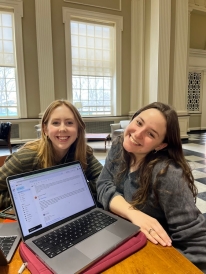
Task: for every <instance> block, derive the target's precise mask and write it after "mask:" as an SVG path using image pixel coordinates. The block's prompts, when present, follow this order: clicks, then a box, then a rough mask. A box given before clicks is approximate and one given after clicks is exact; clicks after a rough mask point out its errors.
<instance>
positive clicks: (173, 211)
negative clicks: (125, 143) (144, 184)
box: [97, 143, 206, 273]
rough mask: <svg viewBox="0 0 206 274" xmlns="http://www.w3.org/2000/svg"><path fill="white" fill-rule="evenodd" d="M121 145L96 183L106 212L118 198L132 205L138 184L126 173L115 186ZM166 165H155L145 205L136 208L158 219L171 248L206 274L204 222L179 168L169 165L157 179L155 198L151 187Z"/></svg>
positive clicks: (136, 174)
mask: <svg viewBox="0 0 206 274" xmlns="http://www.w3.org/2000/svg"><path fill="white" fill-rule="evenodd" d="M120 146H121V144H120V143H118V144H116V143H115V145H114V144H113V145H112V147H111V149H110V151H109V153H108V156H107V158H106V162H105V165H104V167H103V170H102V172H101V174H100V176H99V178H98V180H97V196H98V200H99V202H100V203H101V204H102V205H103V207H104V209H105V210H109V205H110V202H111V200H112V199H113V198H114V197H115V196H117V195H121V196H123V197H124V198H125V200H126V201H127V202H131V201H132V196H133V194H134V193H135V192H136V191H137V189H138V185H139V183H138V181H139V176H140V174H139V170H137V171H134V172H129V171H128V173H127V174H126V175H125V176H123V178H122V179H121V181H120V182H118V184H115V183H114V177H115V176H116V174H117V172H118V171H119V168H118V163H117V162H116V164H115V163H114V162H113V160H114V159H117V154H118V153H119V151H120V149H121V147H120ZM165 165H166V164H165V162H160V163H157V164H156V165H155V166H154V169H153V172H152V179H151V183H150V189H149V195H148V197H147V200H146V202H145V204H144V206H143V207H140V206H137V209H139V210H141V211H142V212H144V213H146V214H148V215H149V216H151V217H153V218H155V219H157V220H158V221H159V223H160V224H161V225H162V226H163V228H164V229H165V230H166V231H167V233H168V235H169V236H170V237H171V240H172V243H173V246H174V247H176V248H177V249H178V250H179V251H180V252H181V253H183V255H185V256H186V257H187V258H188V259H189V260H190V261H191V262H193V263H194V264H196V265H197V266H198V267H199V268H200V269H201V270H203V271H204V272H205V273H206V219H205V217H204V216H203V214H201V212H200V211H199V209H198V208H197V207H196V205H195V202H194V198H193V195H192V193H191V191H190V189H189V187H188V185H187V183H186V182H185V180H184V179H183V176H182V169H181V168H178V167H177V166H175V165H172V164H170V166H169V168H168V170H167V172H166V174H164V175H163V176H160V177H159V178H158V183H157V195H158V202H157V199H156V197H155V194H154V191H153V184H154V182H155V181H156V176H157V174H158V172H159V171H160V170H161V169H162V168H164V167H165Z"/></svg>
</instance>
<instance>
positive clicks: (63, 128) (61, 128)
mask: <svg viewBox="0 0 206 274" xmlns="http://www.w3.org/2000/svg"><path fill="white" fill-rule="evenodd" d="M65 129H66V127H65V124H64V123H62V124H61V125H60V127H59V131H65Z"/></svg>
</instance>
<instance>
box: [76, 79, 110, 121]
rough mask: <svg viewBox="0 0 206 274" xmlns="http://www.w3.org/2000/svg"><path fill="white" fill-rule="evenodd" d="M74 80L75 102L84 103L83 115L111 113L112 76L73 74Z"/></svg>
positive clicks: (80, 110) (81, 110) (81, 111)
mask: <svg viewBox="0 0 206 274" xmlns="http://www.w3.org/2000/svg"><path fill="white" fill-rule="evenodd" d="M72 81H73V83H72V87H73V103H74V104H75V103H77V102H81V103H82V107H81V109H79V112H80V113H81V115H82V116H93V115H111V86H112V84H111V81H112V78H111V77H107V78H106V79H105V77H90V76H78V77H77V76H73V78H72ZM79 81H80V82H81V84H79Z"/></svg>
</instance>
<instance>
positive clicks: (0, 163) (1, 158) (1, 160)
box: [0, 155, 9, 167]
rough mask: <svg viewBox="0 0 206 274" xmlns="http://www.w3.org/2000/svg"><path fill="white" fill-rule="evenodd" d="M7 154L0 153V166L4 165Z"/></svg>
mask: <svg viewBox="0 0 206 274" xmlns="http://www.w3.org/2000/svg"><path fill="white" fill-rule="evenodd" d="M8 156H9V155H1V156H0V167H1V166H3V165H4V162H5V160H6V158H7V157H8Z"/></svg>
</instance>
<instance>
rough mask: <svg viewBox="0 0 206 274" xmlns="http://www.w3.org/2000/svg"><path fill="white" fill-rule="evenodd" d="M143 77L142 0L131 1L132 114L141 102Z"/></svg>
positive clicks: (140, 105)
mask: <svg viewBox="0 0 206 274" xmlns="http://www.w3.org/2000/svg"><path fill="white" fill-rule="evenodd" d="M143 77H144V0H132V1H131V91H130V112H129V115H130V116H132V115H133V114H134V113H135V112H136V111H137V109H139V108H141V107H142V104H143V92H144V87H143Z"/></svg>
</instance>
